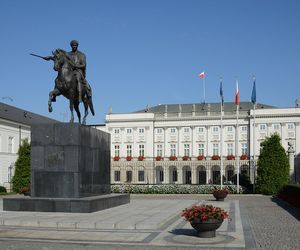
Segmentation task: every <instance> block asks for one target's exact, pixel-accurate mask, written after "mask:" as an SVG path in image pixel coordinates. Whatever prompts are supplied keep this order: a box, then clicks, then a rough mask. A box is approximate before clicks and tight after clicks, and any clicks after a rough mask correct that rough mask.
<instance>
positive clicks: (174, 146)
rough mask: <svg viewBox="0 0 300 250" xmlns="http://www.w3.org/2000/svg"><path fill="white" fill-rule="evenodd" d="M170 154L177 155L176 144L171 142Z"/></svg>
mask: <svg viewBox="0 0 300 250" xmlns="http://www.w3.org/2000/svg"><path fill="white" fill-rule="evenodd" d="M170 155H171V156H176V144H171V145H170Z"/></svg>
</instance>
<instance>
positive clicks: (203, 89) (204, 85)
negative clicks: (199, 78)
mask: <svg viewBox="0 0 300 250" xmlns="http://www.w3.org/2000/svg"><path fill="white" fill-rule="evenodd" d="M205 78H206V76H205V75H204V77H203V103H205Z"/></svg>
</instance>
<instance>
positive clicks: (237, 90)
mask: <svg viewBox="0 0 300 250" xmlns="http://www.w3.org/2000/svg"><path fill="white" fill-rule="evenodd" d="M239 104H240V92H239V83H238V80H236V90H235V105H236V106H238V105H239Z"/></svg>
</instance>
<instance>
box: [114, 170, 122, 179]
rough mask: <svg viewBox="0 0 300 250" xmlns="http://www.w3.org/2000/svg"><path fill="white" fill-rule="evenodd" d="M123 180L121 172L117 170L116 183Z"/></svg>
mask: <svg viewBox="0 0 300 250" xmlns="http://www.w3.org/2000/svg"><path fill="white" fill-rule="evenodd" d="M120 180H121V171H120V170H116V171H115V182H119V181H120Z"/></svg>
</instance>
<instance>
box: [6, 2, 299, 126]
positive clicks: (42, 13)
mask: <svg viewBox="0 0 300 250" xmlns="http://www.w3.org/2000/svg"><path fill="white" fill-rule="evenodd" d="M299 13H300V1H299V0H289V1H284V0H264V1H261V0H251V1H250V0H249V1H241V0H227V1H224V0H206V1H202V0H105V1H104V0H100V1H96V0H95V1H91V0H90V1H78V0H77V1H71V0H65V1H61V0H58V1H53V0H51V1H38V0H35V1H33V0H28V1H21V0H19V1H16V0H2V1H0V27H1V29H0V32H1V43H0V44H1V55H2V60H1V80H0V84H1V94H0V97H1V99H2V98H3V97H6V96H10V97H12V98H13V101H10V100H9V99H7V98H6V99H2V100H0V101H3V102H5V103H8V104H10V105H14V106H16V107H20V108H23V109H25V110H29V111H32V112H35V113H38V114H41V115H45V116H48V117H51V118H54V119H57V120H60V121H63V120H64V121H67V120H69V108H68V102H67V100H66V99H65V98H63V97H58V101H57V103H54V106H53V107H54V111H53V113H48V110H47V101H48V93H49V91H51V90H52V88H53V86H54V79H55V77H56V72H54V71H53V62H52V61H50V62H47V61H44V60H41V59H39V58H35V57H32V56H30V55H29V53H36V54H41V55H50V54H51V51H52V50H54V49H56V48H62V49H65V50H70V46H69V42H70V40H72V39H77V40H78V41H79V43H80V44H79V50H81V51H82V52H84V53H85V54H86V56H87V80H88V81H89V82H90V84H91V86H92V88H93V98H94V99H93V101H94V107H95V111H96V116H95V117H92V116H91V115H90V116H89V119H88V123H89V124H97V123H103V122H104V117H105V114H106V113H107V112H108V110H109V107H110V106H111V107H112V110H113V112H116V113H125V112H132V111H136V110H140V109H143V108H145V107H146V106H147V105H149V106H155V105H157V104H172V103H198V102H202V101H203V90H202V89H203V87H202V80H201V79H199V78H198V76H197V75H198V74H199V73H200V72H201V71H205V72H206V102H219V101H220V98H219V77H220V75H222V76H223V91H224V99H225V102H228V101H234V97H235V79H236V78H237V79H238V80H239V89H240V100H241V101H249V100H250V97H251V90H252V84H253V81H252V75H253V74H255V76H256V79H257V80H256V84H257V86H256V87H257V101H258V102H261V103H265V104H269V105H275V106H278V107H293V106H294V101H295V99H296V98H298V99H300V79H299V75H300V60H299V59H300V28H299V27H300V14H299ZM65 114H66V115H67V116H65Z"/></svg>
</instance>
